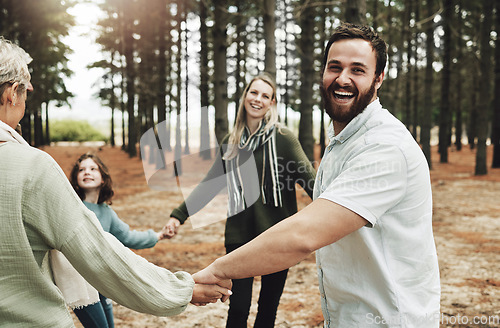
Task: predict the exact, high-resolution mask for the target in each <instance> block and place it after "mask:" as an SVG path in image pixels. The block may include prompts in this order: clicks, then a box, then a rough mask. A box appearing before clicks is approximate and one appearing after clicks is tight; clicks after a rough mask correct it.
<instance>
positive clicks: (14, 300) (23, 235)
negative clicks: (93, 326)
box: [0, 141, 194, 328]
mask: <svg viewBox="0 0 500 328" xmlns="http://www.w3.org/2000/svg"><path fill="white" fill-rule="evenodd" d="M0 227H1V228H0V241H1V242H0V267H1V270H0V295H2V297H1V300H0V327H9V328H10V327H30V326H31V327H34V326H36V327H73V326H74V325H73V320H72V318H71V316H70V314H69V312H68V309H67V307H66V304H65V302H64V299H63V297H62V294H61V292H60V291H59V289H58V288H57V287H56V286H55V285H54V283H53V281H52V278H51V270H50V264H49V261H48V254H49V251H50V250H51V249H57V250H59V251H61V252H62V253H63V254H64V255H65V256H66V257H67V258H68V260H69V261H70V262H71V264H72V265H73V266H74V267H75V268H76V269H77V270H78V271H79V272H80V274H82V276H83V277H84V278H85V279H86V280H87V281H88V282H89V283H91V284H92V285H93V286H94V287H95V288H97V289H98V290H99V291H101V293H102V294H104V295H105V296H107V297H110V298H112V299H113V300H114V301H116V302H117V303H120V304H122V305H124V306H126V307H129V308H131V309H133V310H135V311H139V312H144V313H150V314H154V315H158V316H169V315H175V314H178V313H180V312H182V311H183V310H184V309H185V308H186V306H187V304H188V303H189V301H190V300H191V297H192V291H193V286H194V281H193V279H192V278H191V275H190V274H188V273H186V272H177V273H175V274H174V273H171V272H170V271H168V270H166V269H163V268H160V267H157V266H155V265H153V264H152V263H149V262H148V261H146V260H145V259H144V258H142V257H140V256H138V255H136V254H134V253H133V252H132V251H130V250H129V249H127V248H126V247H124V246H123V245H122V244H121V243H120V242H119V241H118V240H117V239H116V238H114V237H113V236H111V235H109V234H108V233H106V232H104V231H103V230H102V227H101V225H100V223H99V221H98V220H97V218H96V217H95V215H94V213H93V212H92V211H90V210H88V209H87V208H86V207H85V205H83V203H82V201H81V200H80V199H79V198H78V196H77V195H76V193H75V192H74V191H73V188H72V187H71V185H70V184H69V182H68V180H67V178H66V176H65V175H64V172H63V171H62V170H61V168H60V167H59V166H58V165H57V163H56V162H55V161H54V160H53V159H52V158H51V157H50V156H49V155H48V154H46V153H44V152H42V151H40V150H37V149H35V148H32V147H30V146H27V145H21V144H18V143H15V142H12V141H11V142H5V143H0Z"/></svg>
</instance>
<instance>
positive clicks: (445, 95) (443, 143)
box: [439, 0, 453, 163]
mask: <svg viewBox="0 0 500 328" xmlns="http://www.w3.org/2000/svg"><path fill="white" fill-rule="evenodd" d="M443 6H444V8H443V14H442V19H443V31H444V36H443V69H442V70H441V72H442V73H441V74H442V77H441V108H440V111H439V114H440V115H439V156H440V162H441V163H448V146H449V138H448V126H449V122H448V121H449V117H450V116H449V115H450V114H449V112H450V76H451V23H452V22H451V20H452V8H453V1H452V0H444V4H443Z"/></svg>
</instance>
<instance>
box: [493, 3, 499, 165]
mask: <svg viewBox="0 0 500 328" xmlns="http://www.w3.org/2000/svg"><path fill="white" fill-rule="evenodd" d="M495 4H496V16H495V17H496V21H495V29H496V33H497V39H496V41H495V92H494V95H495V96H494V97H495V98H494V101H493V126H492V135H491V143H492V145H493V160H492V164H491V167H493V168H498V167H500V4H499V3H498V1H497V2H495Z"/></svg>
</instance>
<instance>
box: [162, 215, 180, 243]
mask: <svg viewBox="0 0 500 328" xmlns="http://www.w3.org/2000/svg"><path fill="white" fill-rule="evenodd" d="M180 225H181V222H180V221H179V220H177V219H176V218H173V217H171V218H170V220H168V222H167V224H165V226H164V227H163V229H162V230H161V231H160V232H159V233H158V240H162V239H165V238H167V239H170V238H172V237H174V236H175V235H176V234H177V231H178V230H179V226H180ZM160 237H161V238H160Z"/></svg>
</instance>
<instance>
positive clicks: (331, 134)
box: [327, 97, 382, 143]
mask: <svg viewBox="0 0 500 328" xmlns="http://www.w3.org/2000/svg"><path fill="white" fill-rule="evenodd" d="M380 108H382V105H381V104H380V100H379V98H378V97H377V99H375V100H374V101H372V102H371V103H370V104H369V105H368V106H366V108H365V110H364V111H362V112H361V113H360V114H358V115H357V116H356V117H355V118H353V119H352V120H351V121H350V122H349V123H348V124H347V125H346V127H345V128H344V129H343V130H342V131H341V132H340V133H339V134H338V135H335V131H334V129H333V122H332V123H330V125H329V126H328V130H327V134H328V138H329V139H330V142H333V141H338V142H340V143H343V142H344V141H346V140H347V139H349V138H350V137H351V136H352V135H353V134H354V133H356V131H358V130H359V129H360V128H361V127H362V126H363V124H365V122H366V121H367V120H368V118H369V117H370V115H371V113H372V112H373V111H375V110H377V109H380Z"/></svg>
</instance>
